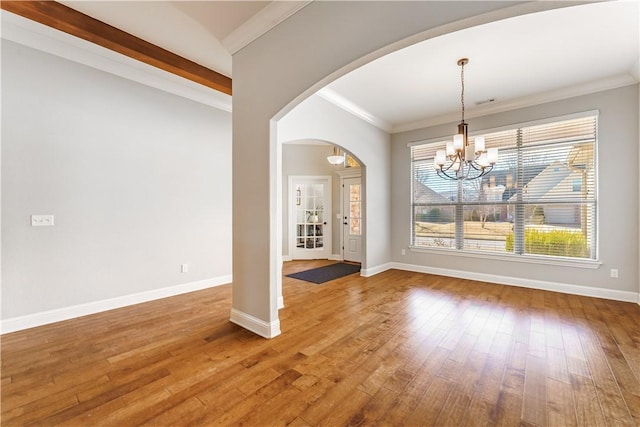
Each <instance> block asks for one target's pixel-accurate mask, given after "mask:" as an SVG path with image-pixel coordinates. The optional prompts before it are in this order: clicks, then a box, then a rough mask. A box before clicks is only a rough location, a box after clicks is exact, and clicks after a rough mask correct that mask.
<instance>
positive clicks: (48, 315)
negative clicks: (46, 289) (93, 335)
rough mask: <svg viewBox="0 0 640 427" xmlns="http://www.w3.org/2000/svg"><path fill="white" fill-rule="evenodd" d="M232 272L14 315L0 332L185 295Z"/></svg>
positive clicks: (217, 282) (223, 280)
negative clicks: (23, 314) (53, 308)
mask: <svg viewBox="0 0 640 427" xmlns="http://www.w3.org/2000/svg"><path fill="white" fill-rule="evenodd" d="M231 281H232V280H231V275H230V274H229V275H226V276H220V277H215V278H212V279H206V280H198V281H196V282H190V283H183V284H181V285H175V286H168V287H166V288H161V289H153V290H150V291H145V292H139V293H136V294H131V295H123V296H120V297H115V298H109V299H106V300H101V301H94V302H89V303H86V304H78V305H73V306H70V307H63V308H57V309H55V310H48V311H42V312H40V313H34V314H27V315H25V316H19V317H13V318H9V319H4V320H2V321H0V331H2V333H3V334H6V333H9V332H15V331H21V330H23V329H29V328H34V327H36V326H42V325H47V324H49V323H54V322H60V321H62V320H68V319H73V318H76V317H81V316H87V315H89V314H95V313H100V312H102V311H107V310H113V309H116V308H121V307H126V306H129V305H134V304H140V303H143V302H148V301H153V300H157V299H161V298H167V297H172V296H175V295H180V294H185V293H187V292H193V291H199V290H202V289H206V288H212V287H214V286H220V285H225V284H228V283H231Z"/></svg>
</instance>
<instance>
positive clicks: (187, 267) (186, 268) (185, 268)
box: [180, 264, 189, 273]
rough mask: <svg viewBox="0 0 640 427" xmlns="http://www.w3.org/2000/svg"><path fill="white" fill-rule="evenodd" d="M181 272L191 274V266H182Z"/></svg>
mask: <svg viewBox="0 0 640 427" xmlns="http://www.w3.org/2000/svg"><path fill="white" fill-rule="evenodd" d="M180 271H181V272H183V273H188V272H189V264H182V265H181V266H180Z"/></svg>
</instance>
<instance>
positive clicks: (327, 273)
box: [287, 262, 360, 285]
mask: <svg viewBox="0 0 640 427" xmlns="http://www.w3.org/2000/svg"><path fill="white" fill-rule="evenodd" d="M358 271H360V265H358V264H347V263H344V262H338V263H336V264H331V265H325V266H324V267H318V268H314V269H311V270H306V271H300V272H298V273H292V274H287V277H293V278H294V279H300V280H305V281H307V282H311V283H315V284H316V285H319V284H320V283H324V282H328V281H329V280H334V279H339V278H340V277H344V276H348V275H349V274H353V273H357V272H358Z"/></svg>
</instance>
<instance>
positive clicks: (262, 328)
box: [229, 308, 280, 338]
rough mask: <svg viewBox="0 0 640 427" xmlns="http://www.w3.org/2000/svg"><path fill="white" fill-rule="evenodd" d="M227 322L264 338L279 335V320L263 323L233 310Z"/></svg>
mask: <svg viewBox="0 0 640 427" xmlns="http://www.w3.org/2000/svg"><path fill="white" fill-rule="evenodd" d="M229 320H230V321H231V322H232V323H235V324H236V325H238V326H242V327H243V328H245V329H248V330H249V331H251V332H253V333H255V334H258V335H260V336H261V337H264V338H275V337H277V336H278V335H280V320H274V321H273V322H265V321H264V320H262V319H258V318H257V317H254V316H252V315H250V314H247V313H244V312H242V311H240V310H236V309H235V308H232V309H231V318H230V319H229Z"/></svg>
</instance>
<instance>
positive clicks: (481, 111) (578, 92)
mask: <svg viewBox="0 0 640 427" xmlns="http://www.w3.org/2000/svg"><path fill="white" fill-rule="evenodd" d="M637 83H638V81H637V80H636V79H635V78H634V77H633V76H632V75H631V74H629V73H627V74H621V75H617V76H613V77H608V78H605V79H602V80H598V81H595V82H589V83H585V84H580V85H575V86H569V87H565V88H561V89H558V90H551V91H547V92H542V93H537V94H534V95H531V96H525V97H523V98H520V99H515V100H512V101H503V102H499V101H498V102H492V103H489V104H483V105H481V106H479V107H476V108H473V109H469V110H465V118H467V119H473V118H476V117H482V116H488V115H491V114H498V113H504V112H505V111H511V110H516V109H519V108H526V107H531V106H534V105H540V104H546V103H548V102H554V101H560V100H562V99H568V98H575V97H578V96H582V95H588V94H591V93H596V92H603V91H605V90H611V89H617V88H619V87H623V86H629V85H634V84H637ZM459 120H460V113H457V112H456V113H449V114H444V115H442V116H437V117H430V118H428V119H424V120H418V121H415V122H410V123H401V124H398V125H395V126H393V128H392V129H391V133H392V134H395V133H400V132H407V131H411V130H417V129H422V128H428V127H432V126H437V125H442V124H446V123H452V122H455V121H459Z"/></svg>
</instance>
